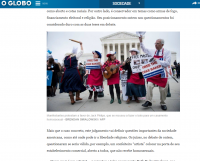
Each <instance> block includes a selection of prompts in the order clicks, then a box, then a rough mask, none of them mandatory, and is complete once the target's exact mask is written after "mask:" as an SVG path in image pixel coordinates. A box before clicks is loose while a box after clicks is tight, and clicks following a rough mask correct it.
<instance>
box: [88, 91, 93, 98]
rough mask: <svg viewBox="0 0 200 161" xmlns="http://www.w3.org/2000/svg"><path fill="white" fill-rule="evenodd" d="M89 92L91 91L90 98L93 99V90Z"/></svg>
mask: <svg viewBox="0 0 200 161" xmlns="http://www.w3.org/2000/svg"><path fill="white" fill-rule="evenodd" d="M89 92H90V95H89V97H88V99H92V95H93V91H89Z"/></svg>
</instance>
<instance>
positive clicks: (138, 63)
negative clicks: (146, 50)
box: [131, 54, 152, 73]
mask: <svg viewBox="0 0 200 161" xmlns="http://www.w3.org/2000/svg"><path fill="white" fill-rule="evenodd" d="M151 58H152V56H150V55H148V54H139V55H132V56H131V70H132V73H139V72H142V69H141V68H142V65H144V64H147V63H148V62H149V59H151Z"/></svg>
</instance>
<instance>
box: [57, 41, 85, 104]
mask: <svg viewBox="0 0 200 161" xmlns="http://www.w3.org/2000/svg"><path fill="white" fill-rule="evenodd" d="M80 46H81V51H80V52H79V53H78V54H77V48H73V50H72V52H69V53H67V54H65V58H64V65H65V68H66V70H65V73H64V76H63V80H62V84H61V88H60V93H63V92H66V93H69V96H70V99H71V104H72V105H73V104H74V103H75V101H74V96H73V92H76V101H79V100H82V98H80V93H81V92H84V91H85V90H86V88H85V87H84V86H83V83H82V81H81V77H80V76H79V73H78V69H77V62H78V59H79V58H80V57H81V56H82V55H83V46H82V42H80Z"/></svg>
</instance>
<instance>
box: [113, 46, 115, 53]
mask: <svg viewBox="0 0 200 161" xmlns="http://www.w3.org/2000/svg"><path fill="white" fill-rule="evenodd" d="M113 51H114V52H115V44H113Z"/></svg>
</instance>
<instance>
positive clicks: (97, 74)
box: [85, 50, 104, 102]
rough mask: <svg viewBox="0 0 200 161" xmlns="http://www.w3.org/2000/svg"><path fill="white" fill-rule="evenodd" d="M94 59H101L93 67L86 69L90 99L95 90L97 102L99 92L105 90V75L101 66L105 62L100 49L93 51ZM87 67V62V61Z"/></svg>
mask: <svg viewBox="0 0 200 161" xmlns="http://www.w3.org/2000/svg"><path fill="white" fill-rule="evenodd" d="M92 53H93V58H94V59H93V61H99V59H100V61H99V62H97V63H95V62H94V63H93V64H95V66H93V69H86V74H85V75H88V79H87V83H86V89H87V90H88V91H89V92H90V94H89V97H88V99H92V95H93V92H94V102H97V101H98V100H97V96H98V92H103V90H104V89H103V75H102V71H101V66H102V64H103V62H101V53H100V52H99V51H96V50H95V51H93V52H92ZM86 68H87V63H86Z"/></svg>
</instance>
